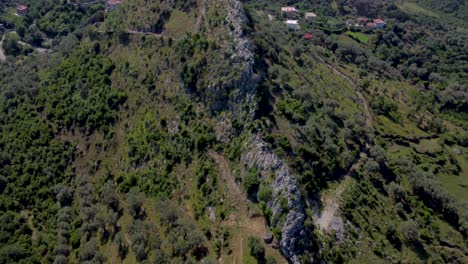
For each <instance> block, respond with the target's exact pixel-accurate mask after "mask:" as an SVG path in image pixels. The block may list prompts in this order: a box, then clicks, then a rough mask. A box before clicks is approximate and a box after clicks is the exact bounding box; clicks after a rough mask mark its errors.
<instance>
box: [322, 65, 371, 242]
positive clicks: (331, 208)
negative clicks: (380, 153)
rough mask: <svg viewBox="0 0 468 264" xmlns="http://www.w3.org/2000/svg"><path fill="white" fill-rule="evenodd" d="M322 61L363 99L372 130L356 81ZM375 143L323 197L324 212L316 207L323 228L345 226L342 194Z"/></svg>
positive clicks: (366, 103) (365, 148)
mask: <svg viewBox="0 0 468 264" xmlns="http://www.w3.org/2000/svg"><path fill="white" fill-rule="evenodd" d="M317 58H318V60H319V61H320V62H322V63H323V64H325V65H326V66H327V67H328V68H329V69H330V70H332V71H333V72H334V73H336V74H337V75H339V76H340V77H341V78H343V79H344V80H346V81H347V82H348V83H349V84H350V85H351V87H352V88H353V90H354V92H355V93H356V95H357V96H358V98H359V100H360V101H361V104H362V107H363V111H364V114H365V116H366V118H365V119H366V126H367V127H368V128H369V129H370V130H374V127H373V124H372V113H371V111H370V110H369V103H368V102H367V99H366V98H365V97H364V95H363V94H362V93H361V92H360V91H359V90H358V89H357V87H356V82H355V81H354V80H353V79H352V78H351V77H349V76H347V75H346V74H344V73H343V72H342V71H340V70H338V69H337V68H336V67H334V66H333V65H331V64H329V63H328V62H326V61H325V60H324V59H323V58H321V57H317ZM371 145H373V140H372V139H369V140H368V141H367V142H366V143H365V146H364V148H363V149H362V150H361V152H360V153H359V159H358V160H357V161H356V162H355V163H354V164H353V165H352V166H351V168H350V169H349V170H348V172H347V173H346V174H345V175H343V176H342V177H340V180H339V181H340V182H339V185H338V187H337V188H336V189H335V190H334V191H332V192H331V193H329V194H328V195H327V196H326V197H325V198H324V199H322V202H323V203H324V207H323V210H322V212H319V210H318V208H316V209H315V212H314V215H315V223H316V224H317V225H318V226H319V227H320V228H321V229H323V230H325V231H329V230H330V229H333V230H335V231H337V233H339V231H340V230H342V228H343V221H342V219H341V218H340V217H339V209H340V201H341V195H342V193H343V192H344V190H345V189H346V187H347V184H348V182H349V180H350V179H351V175H352V174H353V172H354V171H356V170H358V169H359V168H360V166H361V165H362V163H363V162H364V161H365V160H366V158H367V154H366V153H367V152H368V151H369V148H370V147H371Z"/></svg>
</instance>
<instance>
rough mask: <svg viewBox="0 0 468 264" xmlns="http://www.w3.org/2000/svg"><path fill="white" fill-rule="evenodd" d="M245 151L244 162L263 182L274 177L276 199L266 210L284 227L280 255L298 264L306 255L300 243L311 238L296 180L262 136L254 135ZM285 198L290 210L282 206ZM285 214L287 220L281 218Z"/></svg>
mask: <svg viewBox="0 0 468 264" xmlns="http://www.w3.org/2000/svg"><path fill="white" fill-rule="evenodd" d="M244 149H245V151H244V153H243V156H242V157H241V160H242V162H243V163H244V164H245V165H246V166H247V167H249V168H256V169H257V170H258V171H259V172H260V174H261V175H262V178H263V180H266V179H267V178H268V176H269V175H271V174H273V175H274V179H273V181H271V183H270V187H271V189H272V190H273V198H272V199H271V201H270V202H268V203H267V207H268V208H270V209H271V210H272V212H273V215H272V222H273V223H277V225H279V226H280V227H281V241H280V249H281V252H282V253H283V255H284V256H285V257H286V258H288V259H289V260H290V261H292V262H293V263H299V260H298V256H299V255H301V254H302V253H303V246H301V245H300V244H307V243H308V238H307V233H306V229H305V226H304V222H305V219H306V215H305V213H304V205H303V202H302V200H301V194H300V192H299V189H298V187H297V181H296V178H295V177H294V175H292V174H291V170H290V169H289V167H288V166H287V165H286V164H285V162H284V161H283V160H281V159H280V158H279V157H278V156H277V155H276V154H274V153H273V150H272V149H271V148H270V147H269V146H268V145H267V143H265V142H264V141H263V140H262V139H260V137H259V136H256V135H255V136H252V137H251V138H250V139H249V140H248V141H247V142H246V144H245V146H244ZM284 199H286V201H287V208H283V207H284V206H282V205H281V200H284ZM283 215H285V216H286V218H282V216H283ZM283 219H284V220H283Z"/></svg>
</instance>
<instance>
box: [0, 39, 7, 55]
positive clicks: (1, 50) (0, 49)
mask: <svg viewBox="0 0 468 264" xmlns="http://www.w3.org/2000/svg"><path fill="white" fill-rule="evenodd" d="M5 35H6V33H3V36H2V40H0V61H5V60H6V56H5V53H3V40H4V39H5Z"/></svg>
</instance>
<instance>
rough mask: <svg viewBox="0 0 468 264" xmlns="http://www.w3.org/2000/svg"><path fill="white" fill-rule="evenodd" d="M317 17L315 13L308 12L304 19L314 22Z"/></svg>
mask: <svg viewBox="0 0 468 264" xmlns="http://www.w3.org/2000/svg"><path fill="white" fill-rule="evenodd" d="M316 17H317V15H316V14H315V13H312V12H307V13H305V14H304V18H305V19H306V20H313V19H315V18H316Z"/></svg>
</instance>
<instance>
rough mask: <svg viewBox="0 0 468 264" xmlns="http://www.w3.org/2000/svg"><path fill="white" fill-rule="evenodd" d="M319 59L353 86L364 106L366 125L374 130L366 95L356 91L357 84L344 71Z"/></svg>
mask: <svg viewBox="0 0 468 264" xmlns="http://www.w3.org/2000/svg"><path fill="white" fill-rule="evenodd" d="M317 58H318V60H319V61H320V62H322V63H323V64H325V65H326V66H327V67H328V68H329V69H330V70H332V71H333V72H334V73H336V74H338V75H339V76H340V77H341V78H343V79H345V80H346V81H347V82H348V83H349V85H351V87H353V89H354V92H355V93H356V95H357V96H358V97H359V100H361V102H362V106H363V108H364V109H363V110H364V114H365V115H366V125H367V127H369V128H373V125H372V114H371V112H370V110H369V103H368V102H367V99H366V98H365V97H364V95H363V94H362V93H361V92H360V91H359V90H358V89H356V82H355V81H354V80H353V79H352V78H351V77H349V76H348V75H346V74H345V73H343V72H342V71H340V70H338V69H337V68H336V67H334V66H333V65H331V64H329V63H328V62H326V61H325V60H324V59H323V58H322V57H319V56H318V57H317Z"/></svg>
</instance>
